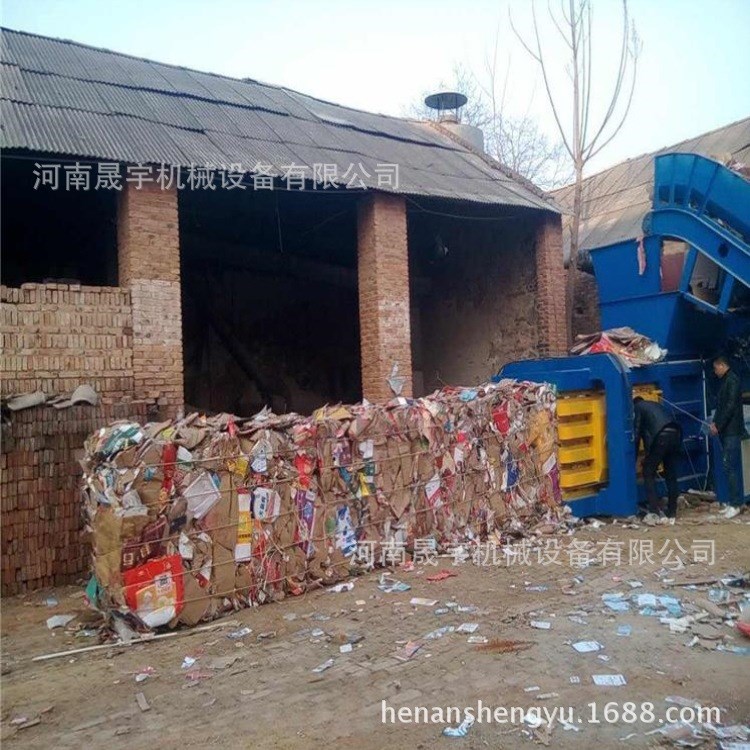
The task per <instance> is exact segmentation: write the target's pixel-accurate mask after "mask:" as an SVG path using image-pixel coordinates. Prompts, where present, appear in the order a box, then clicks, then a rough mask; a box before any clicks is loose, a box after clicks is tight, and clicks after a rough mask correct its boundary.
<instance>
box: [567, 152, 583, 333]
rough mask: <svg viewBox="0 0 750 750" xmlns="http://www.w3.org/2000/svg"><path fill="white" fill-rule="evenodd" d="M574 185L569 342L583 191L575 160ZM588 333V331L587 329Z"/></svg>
mask: <svg viewBox="0 0 750 750" xmlns="http://www.w3.org/2000/svg"><path fill="white" fill-rule="evenodd" d="M575 167H576V170H575V171H576V177H575V184H574V185H575V186H574V188H573V216H572V218H571V222H570V259H569V261H568V277H567V282H568V283H567V285H566V286H567V295H566V296H567V312H568V339H569V343H570V344H571V345H572V343H573V342H574V341H575V332H574V330H573V319H574V310H575V301H576V275H577V273H578V247H579V244H580V243H579V239H578V236H579V232H580V226H581V196H582V193H583V164H582V163H581V162H580V161H578V160H577V161H576V165H575ZM587 333H588V331H587Z"/></svg>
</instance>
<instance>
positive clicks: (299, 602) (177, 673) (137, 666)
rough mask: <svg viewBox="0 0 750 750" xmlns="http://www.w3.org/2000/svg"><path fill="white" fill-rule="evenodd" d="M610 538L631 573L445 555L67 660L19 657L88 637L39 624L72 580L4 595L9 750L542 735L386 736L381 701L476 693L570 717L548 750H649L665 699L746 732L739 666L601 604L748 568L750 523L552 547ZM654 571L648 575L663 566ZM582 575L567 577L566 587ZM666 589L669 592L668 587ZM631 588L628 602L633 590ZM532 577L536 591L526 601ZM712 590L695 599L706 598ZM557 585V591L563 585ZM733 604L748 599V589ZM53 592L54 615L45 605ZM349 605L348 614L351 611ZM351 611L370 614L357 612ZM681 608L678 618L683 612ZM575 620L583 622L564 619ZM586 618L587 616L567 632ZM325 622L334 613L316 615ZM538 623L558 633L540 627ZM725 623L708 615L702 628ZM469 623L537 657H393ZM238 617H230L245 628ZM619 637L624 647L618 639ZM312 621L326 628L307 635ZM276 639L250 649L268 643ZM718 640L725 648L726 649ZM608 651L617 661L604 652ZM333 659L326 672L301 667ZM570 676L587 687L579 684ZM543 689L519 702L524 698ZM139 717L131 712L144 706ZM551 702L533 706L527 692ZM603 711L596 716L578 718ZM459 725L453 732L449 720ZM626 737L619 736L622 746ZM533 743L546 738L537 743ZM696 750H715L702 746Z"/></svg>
mask: <svg viewBox="0 0 750 750" xmlns="http://www.w3.org/2000/svg"><path fill="white" fill-rule="evenodd" d="M608 539H609V540H613V541H615V542H617V543H622V547H621V549H624V553H623V564H622V565H620V566H617V565H616V564H615V563H616V561H613V562H611V563H609V564H607V565H593V566H588V567H585V568H583V569H572V568H571V567H570V565H569V564H568V562H569V559H568V556H567V553H566V554H564V555H561V556H560V558H559V562H560V563H562V564H559V565H549V564H548V565H541V564H539V562H537V561H536V560H535V559H532V560H531V563H530V564H524V565H523V566H521V565H516V566H507V565H504V564H503V565H494V566H482V567H480V566H475V565H472V564H471V563H470V562H465V563H463V564H460V565H456V566H453V564H452V562H453V561H452V560H451V559H450V558H447V559H446V558H441V559H439V560H438V565H437V567H432V566H416V567H415V569H414V571H412V572H405V571H402V570H397V571H395V573H394V575H395V576H396V577H397V578H398V579H400V580H401V581H404V582H405V583H408V584H410V585H411V587H412V588H411V590H410V591H408V592H404V593H383V592H381V591H379V590H378V588H377V582H378V575H377V573H373V574H370V575H367V576H365V577H362V578H358V579H356V580H355V585H354V589H353V590H352V591H347V592H343V593H331V592H328V591H316V592H313V593H309V594H307V595H305V596H303V597H299V598H296V599H288V600H287V601H284V602H281V603H279V604H274V605H269V606H265V607H260V608H258V609H255V610H245V611H242V612H238V613H236V614H235V615H230V616H229V617H228V619H225V621H223V624H222V626H221V627H219V628H217V629H215V630H212V631H210V632H192V633H190V634H187V635H180V636H177V637H174V638H168V639H164V640H160V641H154V642H151V643H148V644H145V645H143V644H139V645H136V646H134V647H129V648H123V647H119V648H112V649H106V650H102V651H96V652H93V653H85V654H80V655H77V656H75V657H67V658H61V659H55V660H51V661H45V662H32V661H31V657H33V656H35V655H39V654H44V653H49V652H54V651H61V650H65V649H68V648H76V647H80V646H84V645H90V644H91V643H92V642H94V641H95V639H94V638H80V637H79V638H75V637H73V636H72V635H70V634H66V633H65V631H63V630H54V631H51V630H48V629H47V627H46V625H45V620H46V619H47V618H48V617H50V616H51V615H53V614H69V613H73V612H75V611H76V610H78V609H80V608H81V606H82V599H81V597H80V591H79V590H77V589H75V588H73V587H70V588H65V589H58V590H55V591H54V592H49V591H45V592H35V593H33V594H29V595H27V596H25V597H17V598H11V599H6V600H4V602H3V609H2V655H3V677H2V740H3V743H4V744H5V745H6V746H7V747H8V748H14V749H15V748H19V750H20V749H21V748H39V747H57V748H66V747H80V746H83V747H97V748H98V747H107V748H113V749H114V750H117V749H119V748H144V747H158V748H160V750H167V749H168V748H190V747H217V746H221V747H253V748H300V749H302V748H304V749H305V750H309V748H314V747H322V746H326V747H333V746H337V747H345V748H348V747H351V748H355V747H356V748H363V749H367V748H383V747H416V748H427V747H429V748H441V747H446V748H448V747H453V746H454V743H457V744H456V745H455V746H456V747H463V748H484V747H491V748H516V747H530V746H532V744H534V743H535V742H539V736H538V737H537V739H534V738H533V737H530V736H529V732H530V730H529V729H528V727H526V728H524V726H523V725H517V724H516V725H513V724H495V723H486V722H482V723H481V724H480V723H475V724H474V725H473V726H472V727H471V728H470V729H469V731H468V734H467V736H466V737H464V738H462V739H451V738H447V737H443V736H441V733H442V730H443V728H444V727H445V726H446V725H447V724H446V723H436V724H424V723H420V724H390V723H388V724H383V723H382V722H381V711H382V704H381V701H382V700H385V701H386V702H387V705H388V706H389V707H393V708H395V709H398V708H399V707H416V706H423V707H429V708H430V709H432V707H442V708H445V707H448V706H456V707H461V708H462V709H463V707H471V706H476V705H477V701H478V700H480V699H481V701H482V702H483V704H484V705H488V706H491V707H493V708H494V707H498V706H504V707H508V708H510V707H513V706H520V707H524V708H528V707H531V706H547V707H548V708H549V709H552V708H553V707H555V706H560V707H565V708H566V709H567V707H568V706H572V707H575V709H576V714H577V718H580V723H577V729H578V731H574V730H568V731H566V730H565V729H564V728H563V727H562V726H561V725H560V724H559V723H556V724H555V725H554V726H553V729H552V732H551V736H548V738H547V740H548V742H549V744H550V746H552V747H560V748H573V747H583V748H594V747H622V748H640V747H652V746H655V745H657V744H658V741H659V737H660V736H659V735H646V732H647V731H649V730H652V729H657V728H659V726H660V724H659V719H660V717H662V716H664V712H665V711H666V709H667V708H668V707H669V705H670V704H668V703H666V702H665V698H666V697H667V696H682V697H684V698H690V699H695V700H698V701H700V702H701V703H702V704H703V705H704V706H719V707H721V708H722V709H723V713H722V721H723V723H724V724H733V723H738V722H745V723H747V722H748V720H750V656H747V655H741V654H737V653H732V652H731V651H717V650H709V649H707V648H703V647H701V646H700V645H696V646H693V647H688V645H687V644H688V643H689V642H690V640H691V638H692V634H691V632H687V633H671V632H670V630H669V627H668V625H666V624H662V623H660V621H659V617H653V616H645V615H641V614H639V613H638V609H637V608H634V607H632V606H631V607H630V610H629V611H628V612H623V613H617V612H612V611H610V610H609V609H608V608H607V607H606V606H605V605H604V603H603V601H602V598H601V597H602V594H603V593H606V592H614V591H623V592H625V594H626V595H627V596H628V597H630V596H631V594H633V593H654V594H672V595H674V596H676V597H678V598H679V599H680V600H681V602H683V604H685V605H688V604H689V603H691V602H694V601H696V600H699V599H704V600H705V599H706V598H707V596H708V594H707V591H706V590H700V588H701V587H699V589H691V588H685V587H684V585H678V584H685V583H686V582H689V581H705V580H706V579H716V578H718V577H721V576H722V575H725V574H728V573H738V572H742V571H744V572H747V571H748V570H749V569H750V516H748V515H747V514H743V515H741V516H739V517H738V518H736V519H733V520H731V521H724V520H721V521H719V520H717V519H715V518H712V517H709V516H708V515H707V514H706V513H705V512H704V513H700V512H698V511H695V510H694V511H690V512H687V513H684V514H683V516H682V517H681V518H680V519H679V520H678V522H677V524H676V525H675V526H671V527H670V526H659V527H653V528H649V527H646V526H643V525H641V526H640V528H638V529H630V528H623V526H622V525H620V524H618V525H612V524H609V523H607V524H606V525H604V526H603V527H601V528H600V529H593V528H591V527H587V528H585V529H581V530H579V531H577V532H576V534H575V535H574V536H568V537H561V538H560V544H561V546H562V549H566V548H568V545H570V544H571V543H572V542H573V541H574V540H575V542H576V543H578V542H581V541H583V540H591V541H593V542H594V543H601V542H603V541H605V540H608ZM642 540H646V543H648V541H653V547H654V550H655V554H654V557H653V558H652V560H651V561H650V562H648V561H646V562H645V563H644V564H641V565H639V564H632V565H626V563H627V561H628V556H629V553H628V550H629V545H630V543H631V542H634V543H635V544H636V545H637V546H640V548H641V549H643V546H642ZM696 540H713V541H714V542H715V564H713V565H707V564H704V563H701V564H695V563H693V562H692V561H691V558H692V549H693V545H694V543H695V541H696ZM665 542H666V543H667V544H668V546H669V547H670V548H672V549H674V550H678V548H677V547H676V543H679V544H680V545H681V547H682V548H683V549H684V550H685V551H686V552H685V554H681V555H680V556H681V557H682V559H683V562H685V563H686V566H685V567H684V568H683V569H681V570H672V569H667V571H666V573H665V570H664V565H663V563H664V555H663V554H662V555H659V554H656V551H659V550H661V549H662V548H663V545H664V543H665ZM441 569H448V570H451V571H452V572H455V573H457V575H456V576H455V577H452V578H448V579H446V580H442V581H440V582H434V583H433V582H428V581H427V580H426V577H427V576H428V575H431V574H434V573H435V572H436V571H438V570H441ZM660 570H661V573H660V576H661V577H660V576H659V575H657V574H656V573H657V571H660ZM575 576H579V577H580V578H579V580H578V581H575V580H574V577H575ZM665 576H666V580H669V579H673V583H671V584H670V583H665V582H664V580H665ZM633 579H636V580H639V581H642V582H643V587H642V588H638V589H634V590H633V591H631V589H630V586H629V585H628V583H627V582H628V581H630V580H633ZM538 585H544V586H547V589H546V590H544V591H538V590H533V589H532V590H527V588H528V587H530V586H531V587H533V586H538ZM703 588H704V589H705V588H707V586H706V587H703ZM566 592H567V593H566ZM740 593H742V592H740ZM51 594H53V595H54V596H55V597H56V598H57V599H58V600H59V605H58V606H56V607H48V606H46V604H45V599H46V598H47V597H48V596H50V595H51ZM413 596H417V597H426V598H430V599H437V600H438V604H436V605H435V606H433V607H427V606H412V605H410V603H409V602H410V599H411V597H413ZM357 602H360V603H359V604H358V603H357ZM362 602H363V603H362ZM444 602H457V603H458V604H460V605H463V606H470V605H473V606H475V607H477V608H478V611H475V612H470V613H460V612H456V611H454V610H453V609H451V610H450V611H449V613H447V614H436V612H435V610H436V609H439V608H441V607H443V603H444ZM688 611H690V610H689V608H688ZM576 613H578V614H576ZM571 616H572V617H574V618H581V619H582V620H583V621H584V622H585V623H586V624H582V623H581V622H575V621H571V620H570V619H569V618H570V617H571ZM325 618H330V619H325ZM531 620H542V621H548V622H550V623H551V628H550V629H549V630H541V629H535V628H533V627H532V626H531V625H530V621H531ZM714 621H715V622H720V621H719V620H716V619H715V620H714ZM464 622H476V623H479V629H478V630H477V631H476V633H475V634H474V635H475V636H484V637H486V638H489V639H494V638H502V639H519V640H524V641H530V642H532V643H533V645H532V646H531V647H530V648H528V649H527V650H525V651H522V652H518V653H492V652H487V651H482V650H479V647H477V646H476V645H473V644H469V643H468V642H467V640H468V635H467V634H466V633H457V632H453V633H450V634H448V635H446V636H444V637H442V638H440V639H435V640H426V641H424V644H425V645H424V646H423V647H422V648H421V650H420V651H418V652H417V654H416V655H415V656H414V657H413V658H412V659H411V660H410V661H406V662H400V661H398V660H397V659H395V658H394V657H393V653H394V652H395V651H396V650H397V649H398V648H399V647H400V645H399V642H401V645H403V642H404V641H407V640H414V639H420V638H423V637H424V635H425V634H426V633H428V632H430V631H432V630H434V629H435V628H438V627H440V626H443V625H453V626H459V625H460V624H461V623H464ZM238 623H239V624H238ZM625 624H627V625H630V626H631V628H632V631H631V634H630V635H629V636H623V635H618V634H617V629H618V626H619V625H625ZM243 626H247V627H250V628H252V630H253V632H252V634H251V635H248V636H246V637H244V638H243V639H241V640H239V641H235V640H232V639H230V638H229V637H227V634H228V633H229V632H231V631H233V630H236V629H237V628H238V627H243ZM316 628H320V629H321V630H324V631H325V632H326V635H322V636H321V635H318V636H316V635H314V634H312V633H311V631H312V630H314V629H316ZM719 629H720V633H723V635H724V640H723V643H724V644H725V645H727V646H732V645H734V646H747V645H750V639H745V638H743V637H742V636H741V635H740V634H739V633H738V632H737V631H736V630H735V629H730V628H729V627H727V626H726V625H724V624H721V625H720V626H719ZM269 631H275V633H276V635H275V637H271V638H267V639H261V640H259V639H258V638H257V636H258V635H259V634H261V633H265V632H269ZM344 634H361V635H363V636H364V639H363V640H362V641H361V642H359V643H358V644H356V645H354V647H353V650H352V651H351V652H350V653H344V654H342V653H340V652H339V646H340V643H341V642H342V641H343V640H344V637H343V636H344ZM580 640H597V641H599V642H600V643H601V644H603V645H604V649H603V650H602V651H600V652H599V653H577V652H576V651H575V650H574V649H573V648H572V646H571V643H572V642H576V641H580ZM713 643H722V641H721V640H719V641H714V642H713ZM227 655H236V656H239V657H240V658H239V659H238V660H237V661H236V662H235V663H234V664H232V665H231V666H227V667H226V668H224V669H209V664H210V662H211V659H213V658H214V657H218V656H227ZM185 656H193V657H195V658H197V661H196V663H195V665H194V666H193V668H192V670H185V669H182V668H181V664H182V662H183V659H184V657H185ZM600 656H605V657H609V659H608V660H606V661H605V660H603V659H600V658H599V657H600ZM329 658H333V659H334V666H333V667H331V668H330V669H328V670H326V671H324V672H322V673H320V674H315V673H313V672H312V671H311V670H312V669H313V668H314V667H315V666H317V665H319V664H321V663H322V662H325V661H326V660H327V659H329ZM146 667H152V668H153V670H154V674H152V675H151V676H149V677H148V678H147V679H145V680H144V681H143V682H141V683H136V680H135V675H136V673H138V672H139V671H141V670H143V669H144V668H146ZM594 674H622V675H623V676H624V677H625V679H626V680H627V684H626V685H624V686H611V687H599V686H596V685H595V684H593V681H592V675H594ZM571 676H576V677H579V678H580V682H579V683H571V680H570V678H571ZM530 687H536V688H538V690H531V691H527V690H525V688H530ZM139 692H142V693H143V695H144V696H145V698H146V701H147V703H148V705H149V709H148V710H147V711H142V710H141V709H140V708H139V706H138V704H137V702H136V694H137V693H139ZM540 693H541V694H542V695H544V694H549V693H553V694H554V695H552V696H550V697H547V698H543V699H537V698H536V697H535V696H536V695H538V694H540ZM627 701H633V702H635V703H636V704H638V705H639V706H640V704H641V702H644V701H647V702H651V703H653V704H654V714H655V718H654V723H642V722H637V723H635V724H630V723H626V722H625V721H622V720H620V721H617V722H615V723H611V724H608V723H606V722H605V721H604V718H603V711H604V707H605V705H606V704H608V703H610V702H614V703H613V705H614V706H615V707H616V708H618V710H619V711H621V710H622V707H623V704H624V703H625V702H627ZM592 702H594V703H596V711H597V714H596V716H597V718H599V720H600V721H601V723H599V724H594V723H590V722H589V721H588V719H590V718H591V712H592V710H593V709H592V708H591V707H590V706H589V705H588V704H590V703H592ZM24 716H25V717H28V718H32V719H33V718H34V717H37V716H38V717H39V719H40V721H39V723H37V724H35V725H34V726H28V727H26V728H22V729H19V728H18V723H17V722H16V723H14V722H13V720H14V719H16V720H18V719H19V717H24ZM455 723H456V722H451V724H454V725H455ZM628 735H632V736H630V737H629V738H628V739H627V740H625V741H622V742H621V741H620V740H622V739H623V738H625V737H627V736H628ZM541 736H542V738H544V735H541ZM708 746H711V744H710V743H709V745H708Z"/></svg>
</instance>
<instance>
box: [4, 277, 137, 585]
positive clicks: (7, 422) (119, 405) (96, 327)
mask: <svg viewBox="0 0 750 750" xmlns="http://www.w3.org/2000/svg"><path fill="white" fill-rule="evenodd" d="M0 298H1V299H2V305H1V306H0V335H1V336H2V355H1V358H0V373H1V374H2V386H1V388H2V395H3V396H4V397H6V396H10V395H12V394H21V393H32V392H34V391H38V390H41V391H43V392H44V393H45V394H46V395H47V396H49V397H51V396H55V395H59V394H70V393H71V392H72V391H73V390H74V389H75V388H76V387H77V386H79V385H81V384H82V383H88V384H90V385H91V386H92V387H93V388H94V389H95V390H96V391H97V393H98V394H99V396H100V405H99V406H98V407H92V406H89V405H81V406H74V407H70V408H68V409H62V410H57V409H55V408H53V407H50V406H38V407H34V408H31V409H26V410H23V411H18V412H15V413H12V414H4V418H3V422H4V424H3V434H2V457H1V459H0V471H1V473H2V477H1V489H2V593H3V594H15V593H19V592H22V591H26V590H29V589H33V588H39V587H40V586H47V585H52V584H58V583H64V582H69V581H71V580H73V579H75V578H76V577H77V576H79V575H80V574H81V573H82V572H83V571H84V569H85V566H86V554H85V552H84V548H83V545H82V542H81V538H80V531H79V529H80V520H79V519H80V503H79V490H78V484H79V480H80V474H81V471H80V467H79V465H78V461H77V459H78V458H79V457H80V451H81V449H82V447H83V443H84V440H85V438H86V436H87V435H89V434H90V433H91V431H92V430H94V429H96V427H98V426H99V425H101V424H102V423H103V422H106V421H109V420H112V419H118V418H125V417H127V418H135V417H138V416H145V408H144V405H143V404H138V403H134V391H133V389H134V378H133V343H132V340H133V331H132V326H133V323H132V312H131V300H130V291H129V290H128V289H120V288H117V287H86V286H80V285H68V284H24V285H22V286H21V287H20V288H9V287H2V288H0Z"/></svg>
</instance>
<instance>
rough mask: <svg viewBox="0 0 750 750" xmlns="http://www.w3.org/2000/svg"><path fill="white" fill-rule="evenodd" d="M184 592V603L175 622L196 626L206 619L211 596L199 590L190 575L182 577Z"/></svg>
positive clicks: (202, 589)
mask: <svg viewBox="0 0 750 750" xmlns="http://www.w3.org/2000/svg"><path fill="white" fill-rule="evenodd" d="M184 591H185V602H184V605H183V608H182V611H181V612H180V614H179V615H178V616H177V622H179V623H182V624H183V625H197V624H198V623H199V622H202V621H203V620H206V619H208V618H209V615H210V612H211V595H210V594H209V593H208V591H207V590H206V589H204V588H201V586H200V585H199V584H198V582H197V581H196V580H195V578H193V576H192V575H186V576H184ZM175 624H176V623H175Z"/></svg>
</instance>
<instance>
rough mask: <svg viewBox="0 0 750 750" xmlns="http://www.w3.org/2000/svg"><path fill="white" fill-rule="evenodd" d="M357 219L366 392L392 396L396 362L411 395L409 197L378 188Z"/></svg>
mask: <svg viewBox="0 0 750 750" xmlns="http://www.w3.org/2000/svg"><path fill="white" fill-rule="evenodd" d="M357 218H358V227H357V235H358V237H357V239H358V242H357V247H358V257H359V262H358V267H359V326H360V334H359V335H360V349H361V357H362V395H363V396H364V398H366V399H369V400H370V401H381V402H382V401H387V400H388V399H390V398H392V397H393V392H392V391H391V389H390V387H389V385H388V382H387V379H388V377H389V375H390V374H391V369H392V367H393V365H394V363H396V364H398V374H399V376H400V377H404V378H405V382H404V387H403V390H402V391H401V395H402V396H411V395H412V372H411V328H410V324H409V254H408V248H407V242H406V202H405V200H404V199H403V198H401V197H399V196H394V195H386V194H383V193H372V194H370V195H367V196H366V197H365V198H363V199H362V201H361V203H360V205H359V212H358V217H357Z"/></svg>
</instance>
